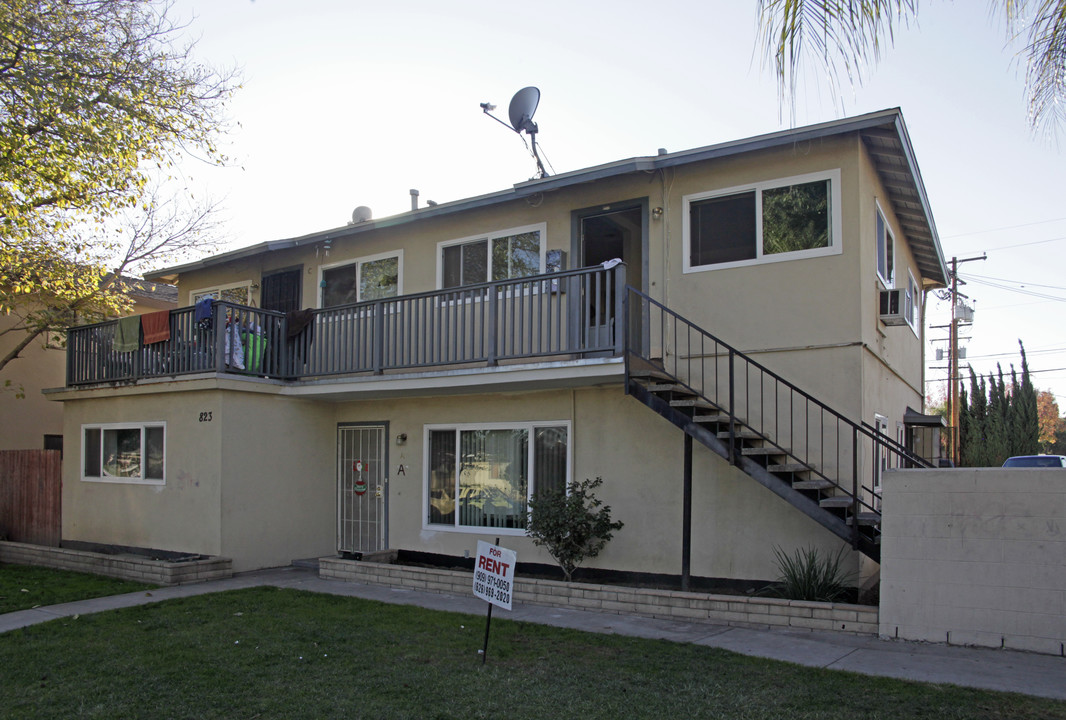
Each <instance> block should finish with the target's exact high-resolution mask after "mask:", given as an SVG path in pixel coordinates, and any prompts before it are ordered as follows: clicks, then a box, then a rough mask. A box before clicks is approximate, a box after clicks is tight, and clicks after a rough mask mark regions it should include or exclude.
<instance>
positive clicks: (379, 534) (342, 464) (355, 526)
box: [337, 425, 388, 553]
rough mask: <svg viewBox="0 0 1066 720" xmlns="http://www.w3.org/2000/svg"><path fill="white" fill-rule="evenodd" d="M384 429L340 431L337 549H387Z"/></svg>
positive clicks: (353, 427) (345, 427) (370, 427)
mask: <svg viewBox="0 0 1066 720" xmlns="http://www.w3.org/2000/svg"><path fill="white" fill-rule="evenodd" d="M385 437H386V434H385V426H384V425H341V426H339V427H338V428H337V550H339V551H340V552H347V553H368V552H375V551H377V550H381V549H383V548H384V547H385V500H386V485H387V482H388V479H387V478H386V473H385V463H386V462H387V458H386V456H385Z"/></svg>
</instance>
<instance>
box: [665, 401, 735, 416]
mask: <svg viewBox="0 0 1066 720" xmlns="http://www.w3.org/2000/svg"><path fill="white" fill-rule="evenodd" d="M670 407H690V408H702V409H704V410H713V409H715V408H714V405H712V404H711V403H709V402H707V401H706V400H702V399H700V398H692V399H689V400H671V401H670ZM727 417H728V416H727Z"/></svg>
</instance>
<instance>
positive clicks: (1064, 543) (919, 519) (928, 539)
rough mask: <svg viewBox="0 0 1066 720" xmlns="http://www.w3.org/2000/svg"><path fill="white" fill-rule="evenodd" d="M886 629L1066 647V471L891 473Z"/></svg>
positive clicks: (886, 508)
mask: <svg viewBox="0 0 1066 720" xmlns="http://www.w3.org/2000/svg"><path fill="white" fill-rule="evenodd" d="M882 520H883V531H884V535H883V538H882V548H881V553H882V556H881V614H880V634H881V635H882V636H888V637H898V638H901V639H905V640H925V641H930V642H941V643H949V644H952V645H981V646H986V647H1004V648H1012V649H1018V650H1029V651H1033V652H1040V653H1047V654H1052V655H1064V654H1066V470H1038V469H1011V470H1005V469H1002V468H958V469H950V470H898V471H892V472H888V473H886V475H885V478H884V500H883V519H882Z"/></svg>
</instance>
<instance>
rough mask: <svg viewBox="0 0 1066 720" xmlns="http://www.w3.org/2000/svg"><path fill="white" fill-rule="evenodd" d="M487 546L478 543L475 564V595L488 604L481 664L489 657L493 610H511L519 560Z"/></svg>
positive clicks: (503, 551)
mask: <svg viewBox="0 0 1066 720" xmlns="http://www.w3.org/2000/svg"><path fill="white" fill-rule="evenodd" d="M499 544H500V539H499V538H496V544H495V545H489V544H488V543H487V542H485V541H484V540H478V542H477V560H476V562H475V563H474V595H476V596H477V597H479V598H481V599H482V600H484V601H485V602H487V603H488V604H489V610H488V615H487V617H486V618H485V647H484V648H483V649H482V651H481V664H482V665H484V664H485V658H486V657H488V654H489V627H490V626H491V623H492V606H493V605H499V606H500V607H502V608H503V609H504V610H510V609H511V596H512V594H513V590H514V567H515V563H516V562H517V559H518V556H517V554H516V553H515V551H514V550H508V549H507V548H502V547H500V546H499Z"/></svg>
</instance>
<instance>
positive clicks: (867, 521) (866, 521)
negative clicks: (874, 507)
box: [847, 512, 881, 525]
mask: <svg viewBox="0 0 1066 720" xmlns="http://www.w3.org/2000/svg"><path fill="white" fill-rule="evenodd" d="M853 520H854V518H853V517H851V516H849V517H848V520H847V522H848V525H851V524H852V521H853ZM880 522H881V514H880V513H875V512H861V513H859V525H877V524H878V523H880Z"/></svg>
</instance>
